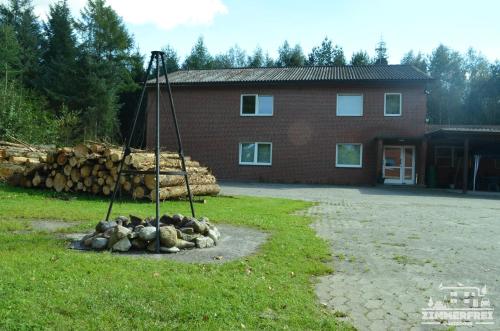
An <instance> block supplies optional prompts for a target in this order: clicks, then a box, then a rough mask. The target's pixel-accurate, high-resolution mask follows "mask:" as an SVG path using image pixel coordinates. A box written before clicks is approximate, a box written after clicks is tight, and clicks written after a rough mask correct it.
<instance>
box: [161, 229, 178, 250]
mask: <svg viewBox="0 0 500 331" xmlns="http://www.w3.org/2000/svg"><path fill="white" fill-rule="evenodd" d="M176 242H177V231H175V228H174V227H173V226H164V227H162V228H160V243H161V245H162V246H164V247H173V246H175V243H176Z"/></svg>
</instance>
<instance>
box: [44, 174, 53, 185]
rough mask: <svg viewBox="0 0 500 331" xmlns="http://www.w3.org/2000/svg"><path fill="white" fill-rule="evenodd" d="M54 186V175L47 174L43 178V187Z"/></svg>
mask: <svg viewBox="0 0 500 331" xmlns="http://www.w3.org/2000/svg"><path fill="white" fill-rule="evenodd" d="M53 186H54V177H51V176H48V177H47V179H46V180H45V187H47V188H52V187H53Z"/></svg>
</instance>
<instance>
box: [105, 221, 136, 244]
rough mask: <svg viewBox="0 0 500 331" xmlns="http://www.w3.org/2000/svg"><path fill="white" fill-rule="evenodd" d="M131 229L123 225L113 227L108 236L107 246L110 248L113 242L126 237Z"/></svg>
mask: <svg viewBox="0 0 500 331" xmlns="http://www.w3.org/2000/svg"><path fill="white" fill-rule="evenodd" d="M131 231H132V230H130V229H128V228H126V227H124V226H121V225H117V226H116V227H115V228H114V229H113V232H112V233H111V236H110V237H109V241H108V247H109V248H112V247H113V246H114V244H115V243H117V242H118V241H120V240H121V239H123V238H125V237H127V236H128V235H129V233H130V232H131ZM127 240H128V238H127Z"/></svg>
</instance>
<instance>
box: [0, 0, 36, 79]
mask: <svg viewBox="0 0 500 331" xmlns="http://www.w3.org/2000/svg"><path fill="white" fill-rule="evenodd" d="M0 24H2V25H4V24H5V25H9V26H11V27H12V28H13V30H14V32H15V35H16V39H17V42H18V44H19V47H20V52H19V62H20V66H21V70H22V80H23V83H24V84H25V85H26V86H27V87H34V86H36V85H37V79H38V77H39V72H40V58H41V56H40V55H41V47H40V46H41V27H40V24H39V22H38V18H37V17H36V15H35V13H34V11H33V3H32V0H9V1H8V3H7V4H2V5H0Z"/></svg>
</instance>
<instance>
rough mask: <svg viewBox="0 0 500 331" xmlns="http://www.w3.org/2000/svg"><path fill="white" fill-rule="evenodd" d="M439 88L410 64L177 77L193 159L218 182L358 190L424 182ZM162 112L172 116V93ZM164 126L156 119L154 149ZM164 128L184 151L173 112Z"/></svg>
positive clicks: (168, 143) (150, 119)
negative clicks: (431, 91) (431, 103)
mask: <svg viewBox="0 0 500 331" xmlns="http://www.w3.org/2000/svg"><path fill="white" fill-rule="evenodd" d="M429 79H430V78H429V77H428V76H427V75H426V74H424V73H423V72H421V71H419V70H418V69H416V68H414V67H412V66H403V65H394V66H393V65H385V66H344V67H299V68H258V69H221V70H191V71H178V72H175V73H172V74H169V81H170V83H171V86H172V91H173V92H172V93H173V99H174V103H175V108H176V113H177V117H178V122H179V128H180V132H181V136H182V140H183V145H184V150H185V154H186V155H190V156H192V157H193V158H194V159H196V160H199V161H200V162H202V163H204V164H206V165H208V166H209V167H210V168H211V169H212V170H213V172H214V174H215V175H216V177H217V178H219V179H230V180H245V181H266V182H283V183H328V184H352V185H366V184H375V183H377V182H378V183H386V184H417V183H423V182H424V178H425V157H426V155H427V150H426V142H425V140H424V139H423V137H424V135H425V131H426V126H425V125H426V124H425V119H426V84H427V83H428V81H429ZM154 93H155V90H153V89H151V90H150V91H149V94H150V97H149V98H148V114H154V109H155V107H156V98H155V97H154ZM160 106H161V108H162V109H165V110H167V111H170V110H169V102H168V97H167V94H166V92H165V91H163V92H162V94H161V102H160ZM162 111H163V110H162ZM154 125H155V116H147V128H148V130H147V145H148V147H152V146H154V134H155V130H154ZM160 128H161V139H162V140H161V144H162V146H163V147H164V148H165V149H168V150H175V149H176V146H177V145H176V140H175V133H174V130H173V123H172V120H171V116H170V114H169V113H166V112H163V113H162V118H161V126H160Z"/></svg>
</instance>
